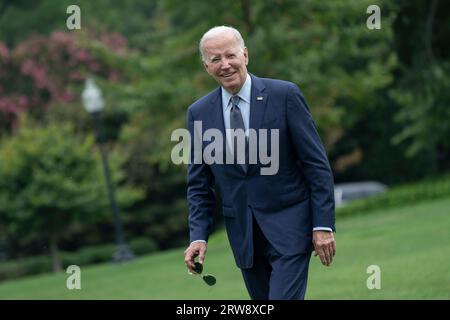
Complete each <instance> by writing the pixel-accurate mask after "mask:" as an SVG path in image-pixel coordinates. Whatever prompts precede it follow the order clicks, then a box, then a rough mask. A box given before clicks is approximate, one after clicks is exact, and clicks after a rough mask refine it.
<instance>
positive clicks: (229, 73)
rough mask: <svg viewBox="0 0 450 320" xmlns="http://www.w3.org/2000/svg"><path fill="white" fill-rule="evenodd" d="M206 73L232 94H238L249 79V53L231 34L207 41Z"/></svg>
mask: <svg viewBox="0 0 450 320" xmlns="http://www.w3.org/2000/svg"><path fill="white" fill-rule="evenodd" d="M203 52H204V55H205V60H204V61H203V65H204V66H205V68H206V71H207V72H208V73H209V74H210V75H211V76H212V77H213V78H214V79H216V81H217V82H218V83H219V84H220V85H221V86H222V87H224V89H225V90H227V91H228V92H229V93H231V94H236V93H238V92H239V90H240V89H241V88H242V86H243V85H244V82H245V79H246V78H247V64H248V51H247V48H244V50H242V49H241V47H240V46H239V42H238V40H237V39H236V37H235V36H234V35H233V33H231V32H224V33H221V34H220V35H217V36H216V37H213V38H210V39H207V40H206V41H205V42H204V44H203Z"/></svg>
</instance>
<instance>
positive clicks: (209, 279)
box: [194, 262, 216, 286]
mask: <svg viewBox="0 0 450 320" xmlns="http://www.w3.org/2000/svg"><path fill="white" fill-rule="evenodd" d="M194 272H195V275H201V274H202V272H203V265H202V264H201V263H199V262H195V263H194ZM202 279H203V281H205V283H206V284H207V285H208V286H213V285H215V284H216V277H214V276H213V275H210V274H205V275H202Z"/></svg>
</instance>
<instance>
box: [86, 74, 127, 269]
mask: <svg viewBox="0 0 450 320" xmlns="http://www.w3.org/2000/svg"><path fill="white" fill-rule="evenodd" d="M82 98H83V104H84V107H85V109H86V110H87V112H89V113H90V114H91V115H92V118H93V119H94V127H95V133H96V138H97V143H98V145H99V148H100V153H101V156H102V164H103V171H104V173H105V178H106V186H107V189H108V197H109V202H110V204H111V210H112V212H113V215H114V227H115V238H116V244H117V249H116V252H115V253H114V255H113V260H114V261H115V262H123V261H129V260H132V259H134V258H135V256H134V254H133V252H132V251H131V250H130V248H129V247H128V246H127V244H126V243H125V238H124V235H123V227H122V222H121V220H120V216H119V207H118V206H117V203H116V198H115V193H114V185H113V183H112V180H111V173H110V170H109V164H108V155H107V152H106V148H105V146H104V144H103V142H104V139H103V135H102V132H101V121H100V114H101V111H102V109H103V104H104V103H103V98H102V92H101V91H100V89H99V88H98V87H97V86H96V85H95V83H94V81H93V80H92V79H87V80H86V86H85V88H84V91H83V96H82Z"/></svg>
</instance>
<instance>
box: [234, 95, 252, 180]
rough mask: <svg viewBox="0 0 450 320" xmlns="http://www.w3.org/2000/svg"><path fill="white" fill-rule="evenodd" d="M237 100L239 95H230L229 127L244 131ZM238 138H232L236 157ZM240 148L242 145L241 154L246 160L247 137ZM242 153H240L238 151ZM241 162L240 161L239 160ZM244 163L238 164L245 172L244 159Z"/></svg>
mask: <svg viewBox="0 0 450 320" xmlns="http://www.w3.org/2000/svg"><path fill="white" fill-rule="evenodd" d="M239 100H240V97H239V96H232V97H231V111H230V129H233V130H235V129H242V130H243V131H244V132H245V125H244V120H243V119H242V114H241V110H240V109H239V106H238V105H239ZM237 142H238V139H237V138H236V137H235V138H234V143H233V146H234V155H235V158H236V155H238V152H237V149H238V148H237V147H238V143H237ZM239 147H240V149H241V148H242V147H243V148H244V149H243V150H242V151H244V153H243V155H244V156H245V159H246V160H247V158H248V157H247V153H248V152H247V149H248V145H247V138H246V139H245V145H244V146H239ZM240 154H242V153H240ZM239 162H242V161H239ZM245 162H246V163H245V164H240V166H241V167H242V169H244V171H245V172H247V165H248V162H247V161H245Z"/></svg>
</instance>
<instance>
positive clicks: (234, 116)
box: [185, 26, 336, 300]
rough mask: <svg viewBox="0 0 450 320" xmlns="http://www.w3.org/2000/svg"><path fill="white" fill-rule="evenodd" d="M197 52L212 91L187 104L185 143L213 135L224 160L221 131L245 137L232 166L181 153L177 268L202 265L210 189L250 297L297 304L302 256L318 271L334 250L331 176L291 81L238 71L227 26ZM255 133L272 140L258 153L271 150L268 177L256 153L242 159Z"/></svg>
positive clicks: (237, 50)
mask: <svg viewBox="0 0 450 320" xmlns="http://www.w3.org/2000/svg"><path fill="white" fill-rule="evenodd" d="M200 53H201V55H202V60H203V64H204V67H205V68H206V71H207V72H208V73H209V74H210V75H211V76H212V77H213V78H214V79H215V80H216V81H217V82H218V83H219V84H220V87H219V88H217V89H216V90H214V91H212V92H210V93H209V94H207V95H206V96H204V97H202V98H200V99H199V100H197V101H196V102H194V103H193V104H192V105H191V106H190V107H189V109H188V112H187V118H188V128H189V132H190V134H191V136H194V135H195V134H198V132H195V131H198V130H199V128H200V130H202V131H203V132H204V131H206V130H208V129H216V131H217V130H219V131H220V132H221V133H222V134H223V137H224V139H223V140H224V141H223V148H220V149H219V150H216V154H215V157H216V159H217V158H219V159H222V158H223V159H225V153H226V152H227V151H229V150H236V149H235V145H234V144H233V143H235V142H236V143H238V142H239V141H237V140H235V139H234V136H232V135H231V136H230V132H231V133H233V132H234V131H233V130H235V131H236V132H237V131H238V130H245V133H246V138H245V139H244V140H243V141H244V142H243V143H242V140H241V141H240V142H241V143H240V146H239V147H242V146H244V148H245V152H246V153H245V155H246V157H245V158H244V162H242V161H233V162H232V163H229V162H227V161H225V162H224V163H222V162H221V161H216V162H214V163H211V162H210V161H209V162H208V161H201V160H203V159H200V161H196V159H194V158H195V155H194V153H195V151H196V150H194V149H195V148H194V147H193V146H192V147H191V161H190V164H189V166H188V186H187V199H188V205H189V228H190V242H191V243H190V245H189V247H188V248H187V249H186V251H185V263H186V266H187V268H188V270H189V271H190V272H195V271H194V261H195V260H194V259H195V258H196V257H197V256H198V261H199V262H200V263H202V264H203V262H204V259H205V254H206V250H207V241H208V236H209V234H210V232H211V227H212V223H213V212H214V209H215V205H216V196H215V192H214V187H217V189H218V190H219V193H220V195H221V198H222V203H223V208H222V212H223V216H224V219H225V225H226V230H227V234H228V239H229V242H230V245H231V248H232V251H233V255H234V258H235V261H236V264H237V266H238V267H239V268H240V269H241V271H242V275H243V278H244V281H245V285H246V287H247V290H248V292H249V295H250V297H251V298H252V299H254V300H267V299H283V300H284V299H303V298H304V296H305V291H306V283H307V277H308V266H309V261H310V257H311V252H312V251H313V250H314V251H315V255H316V256H317V255H318V256H319V258H320V260H321V262H322V264H323V265H325V266H330V264H331V262H332V260H333V257H334V255H335V252H336V242H335V240H334V236H333V232H334V231H335V217H334V191H333V175H332V172H331V169H330V165H329V162H328V159H327V156H326V153H325V150H324V147H323V145H322V142H321V140H320V137H319V135H318V133H317V130H316V127H315V124H314V121H313V119H312V117H311V113H310V112H309V109H308V107H307V105H306V102H305V99H304V98H303V95H302V94H301V92H300V89H299V88H298V87H297V86H296V85H295V84H293V83H290V82H287V81H281V80H274V79H264V78H258V77H256V76H254V75H252V74H249V73H248V72H247V64H248V50H247V48H246V47H245V44H244V40H243V39H242V36H241V35H240V33H239V32H238V31H237V30H236V29H234V28H231V27H225V26H221V27H215V28H212V29H210V30H209V31H208V32H206V33H205V34H204V35H203V37H202V39H201V40H200ZM197 124H201V126H197ZM261 129H267V131H268V132H269V133H268V135H269V136H271V137H276V138H277V139H276V140H275V144H276V145H273V141H274V140H273V139H269V141H270V142H271V143H272V145H270V143H269V146H268V147H267V149H268V153H269V154H272V156H273V153H277V154H276V159H277V161H278V163H277V170H276V172H275V173H272V174H263V171H262V169H264V168H266V167H267V165H266V164H263V163H262V161H261V159H260V158H258V156H256V158H257V161H256V162H255V161H254V162H253V163H252V161H250V160H249V158H250V159H251V158H253V159H254V158H255V157H254V155H253V156H250V157H249V156H248V153H249V152H250V153H251V152H254V151H255V150H254V148H253V149H252V148H251V147H249V131H251V130H255V131H256V132H259V130H261ZM274 129H276V131H277V134H276V135H274V133H273V132H275V131H274ZM201 134H202V133H200V135H201ZM260 138H261V137H258V139H260ZM204 140H206V141H201V142H199V145H200V147H199V149H201V151H205V148H206V147H207V146H208V145H209V144H210V143H212V141H208V139H204ZM211 140H212V139H211ZM194 144H195V143H194ZM218 145H221V146H222V144H221V143H220V142H219V143H218ZM256 145H257V146H258V144H256ZM197 146H198V145H197ZM259 147H261V146H259ZM249 149H250V150H249ZM233 152H234V151H233ZM236 154H237V155H239V151H237V152H235V153H232V155H233V156H234V157H232V159H233V160H236ZM221 157H222V158H221ZM197 160H199V159H197ZM228 160H229V159H228ZM241 160H242V159H241Z"/></svg>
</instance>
